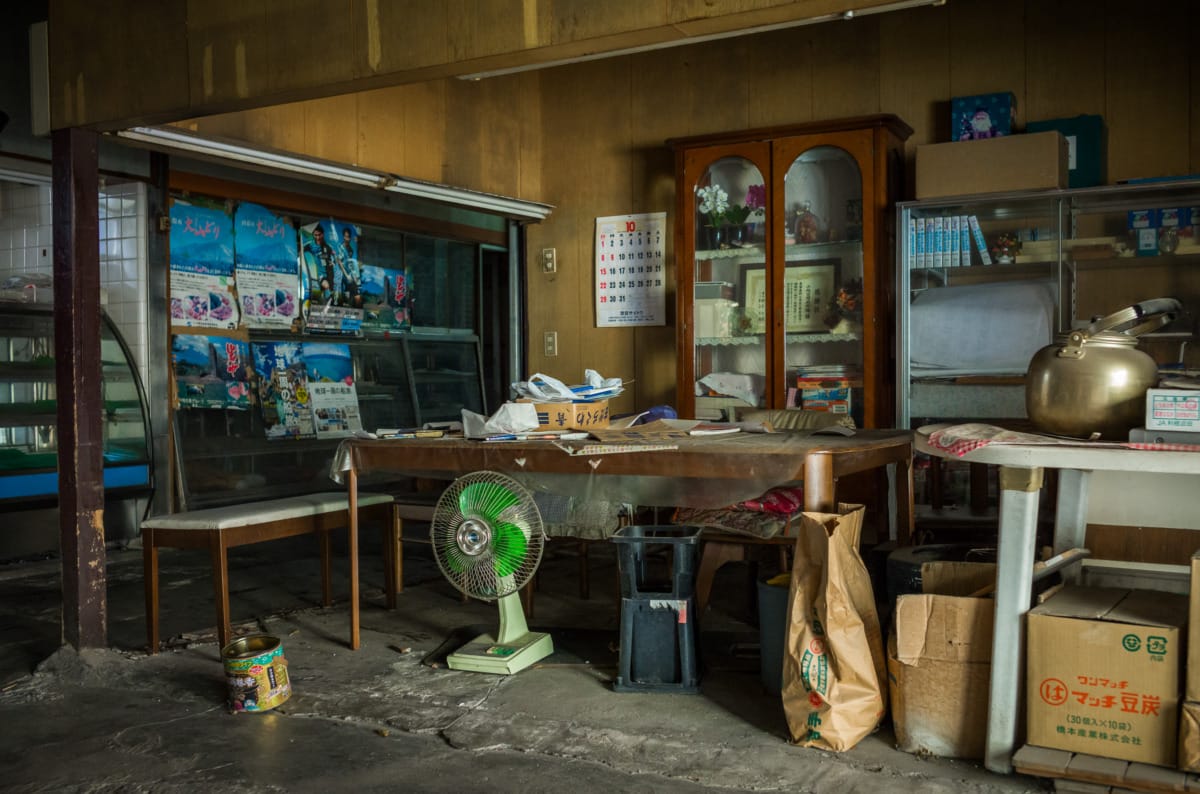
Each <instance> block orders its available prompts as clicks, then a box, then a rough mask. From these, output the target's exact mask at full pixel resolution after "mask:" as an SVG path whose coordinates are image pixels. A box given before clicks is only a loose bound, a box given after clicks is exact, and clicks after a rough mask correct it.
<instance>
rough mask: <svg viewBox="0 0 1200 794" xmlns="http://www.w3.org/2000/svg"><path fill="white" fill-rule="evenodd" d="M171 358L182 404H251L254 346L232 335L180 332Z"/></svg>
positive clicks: (201, 406)
mask: <svg viewBox="0 0 1200 794" xmlns="http://www.w3.org/2000/svg"><path fill="white" fill-rule="evenodd" d="M171 362H172V364H173V366H174V372H175V388H176V393H177V396H178V398H179V405H180V406H181V407H190V408H237V409H241V410H245V409H247V408H249V407H250V386H249V380H250V367H249V365H250V346H249V345H248V344H246V343H245V342H242V341H240V340H238V339H233V338H231V337H228V336H201V335H198V334H176V335H175V336H174V337H173V338H172V339H171Z"/></svg>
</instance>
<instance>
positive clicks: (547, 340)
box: [542, 331, 558, 358]
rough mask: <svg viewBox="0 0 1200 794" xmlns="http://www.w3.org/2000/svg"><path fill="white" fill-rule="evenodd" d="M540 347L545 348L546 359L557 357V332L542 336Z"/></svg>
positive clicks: (548, 332)
mask: <svg viewBox="0 0 1200 794" xmlns="http://www.w3.org/2000/svg"><path fill="white" fill-rule="evenodd" d="M542 345H543V347H544V348H545V354H546V357H547V358H549V357H550V356H557V355H558V331H546V332H545V333H544V334H542Z"/></svg>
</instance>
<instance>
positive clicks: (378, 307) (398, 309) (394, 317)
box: [362, 265, 412, 332]
mask: <svg viewBox="0 0 1200 794" xmlns="http://www.w3.org/2000/svg"><path fill="white" fill-rule="evenodd" d="M409 283H410V276H409V271H408V268H403V269H401V270H397V269H393V268H386V267H376V266H375V265H363V267H362V300H363V329H364V330H366V331H375V332H381V331H399V330H407V329H409V328H412V317H411V315H410V314H409V311H408V287H409Z"/></svg>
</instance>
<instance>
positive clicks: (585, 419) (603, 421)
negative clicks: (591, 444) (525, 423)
mask: <svg viewBox="0 0 1200 794" xmlns="http://www.w3.org/2000/svg"><path fill="white" fill-rule="evenodd" d="M517 402H533V401H532V400H518V401H517ZM533 404H534V406H535V407H536V408H537V418H538V426H537V429H538V430H603V429H604V428H606V427H608V418H609V417H608V400H593V401H591V402H575V403H539V402H534V403H533Z"/></svg>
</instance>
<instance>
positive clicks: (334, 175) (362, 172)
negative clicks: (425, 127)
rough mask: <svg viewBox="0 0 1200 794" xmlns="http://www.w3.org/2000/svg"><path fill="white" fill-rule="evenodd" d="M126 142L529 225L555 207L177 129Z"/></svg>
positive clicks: (136, 131) (136, 135)
mask: <svg viewBox="0 0 1200 794" xmlns="http://www.w3.org/2000/svg"><path fill="white" fill-rule="evenodd" d="M116 136H117V137H118V138H121V139H123V140H127V141H131V142H135V143H139V144H144V145H146V146H149V147H151V148H154V149H161V150H164V151H167V152H182V153H184V154H189V155H193V156H196V157H200V158H203V159H208V160H216V161H218V162H229V161H233V162H236V163H241V164H243V165H246V166H249V167H251V168H254V169H256V170H265V171H284V172H287V173H289V174H294V175H296V176H300V177H306V178H309V179H311V178H314V177H315V178H319V179H325V180H331V181H334V182H340V183H345V184H349V185H355V186H357V187H365V188H370V189H373V190H386V191H389V192H392V193H403V194H405V195H409V196H414V197H416V198H422V199H427V200H429V201H436V202H439V203H442V204H453V205H455V206H459V207H467V208H469V209H474V210H481V211H483V212H490V213H493V214H497V215H503V216H506V217H509V218H515V219H517V220H525V221H540V220H544V219H545V218H546V217H547V216H548V215H549V214H550V212H551V211H552V210H553V209H554V206H553V205H551V204H542V203H540V202H536V201H525V200H524V199H517V198H509V197H508V196H500V195H496V194H494V193H482V192H480V191H477V190H467V189H465V188H457V187H451V186H450V185H441V184H438V183H436V182H423V181H421V180H417V179H408V178H406V177H402V176H397V175H395V174H389V173H385V172H383V171H373V170H370V169H366V168H355V167H353V166H348V165H342V164H341V163H335V162H332V161H330V160H319V159H317V158H313V157H306V156H303V155H298V154H292V153H290V152H285V151H282V150H279V149H267V148H261V147H256V146H251V145H249V144H245V143H241V142H238V141H232V140H228V139H221V138H207V137H205V136H203V135H198V134H196V133H194V132H190V131H188V130H183V129H179V128H176V127H132V128H130V129H127V130H120V131H118V132H117V133H116Z"/></svg>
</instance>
